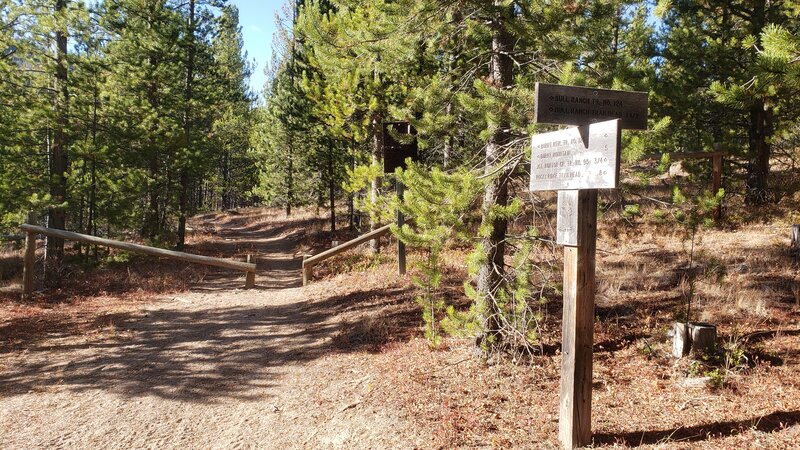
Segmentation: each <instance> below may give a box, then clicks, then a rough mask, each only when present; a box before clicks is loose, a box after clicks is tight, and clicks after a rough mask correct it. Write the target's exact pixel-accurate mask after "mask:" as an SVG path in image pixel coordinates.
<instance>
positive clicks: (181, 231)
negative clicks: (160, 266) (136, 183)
mask: <svg viewBox="0 0 800 450" xmlns="http://www.w3.org/2000/svg"><path fill="white" fill-rule="evenodd" d="M194 10H195V0H189V26H188V29H187V30H186V37H187V39H188V46H187V49H186V90H185V92H184V102H186V104H185V105H184V108H185V110H184V117H183V133H184V139H185V140H186V153H187V154H186V158H187V160H186V161H183V164H182V167H181V175H180V196H179V200H178V212H179V216H178V242H177V245H176V247H177V249H178V250H181V251H182V250H183V248H184V245H185V243H186V210H187V206H188V198H187V197H188V196H189V161H188V158H189V157H190V156H189V155H190V154H191V152H192V98H193V96H194V92H193V89H194V52H195V48H194V46H195V39H194V33H195V17H194V13H195V11H194Z"/></svg>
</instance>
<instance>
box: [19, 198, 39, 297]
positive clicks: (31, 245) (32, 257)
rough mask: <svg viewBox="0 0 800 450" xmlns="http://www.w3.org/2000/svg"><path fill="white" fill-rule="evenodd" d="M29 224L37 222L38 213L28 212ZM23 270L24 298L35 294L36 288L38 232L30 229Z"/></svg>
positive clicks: (26, 240)
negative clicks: (35, 271)
mask: <svg viewBox="0 0 800 450" xmlns="http://www.w3.org/2000/svg"><path fill="white" fill-rule="evenodd" d="M27 223H28V224H31V225H34V224H35V223H36V213H34V212H29V213H28V220H27ZM23 264H24V266H23V271H22V298H23V299H29V298H30V297H31V295H33V289H34V273H33V272H34V270H35V268H36V233H34V232H32V231H28V232H26V233H25V254H24V255H23Z"/></svg>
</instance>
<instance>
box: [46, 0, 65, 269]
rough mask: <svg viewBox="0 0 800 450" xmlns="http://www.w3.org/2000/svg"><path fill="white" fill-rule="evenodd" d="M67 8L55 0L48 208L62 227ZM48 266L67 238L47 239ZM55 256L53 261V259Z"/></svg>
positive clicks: (56, 260)
mask: <svg viewBox="0 0 800 450" xmlns="http://www.w3.org/2000/svg"><path fill="white" fill-rule="evenodd" d="M66 9H67V0H56V3H55V13H56V17H57V18H58V20H57V24H56V27H57V29H56V69H55V90H56V92H57V93H56V96H55V104H54V108H55V116H56V121H55V125H56V126H55V128H54V129H53V140H52V143H51V146H52V147H51V153H52V165H51V174H50V175H51V178H50V195H51V197H52V201H53V204H54V205H55V206H53V207H51V208H50V210H49V211H48V214H49V216H50V220H49V221H48V225H49V226H50V227H51V228H57V229H59V230H63V229H65V226H66V209H65V208H66V206H65V205H64V203H65V202H66V201H67V166H68V160H67V129H68V127H69V89H68V86H67V76H68V71H67V29H66V24H65V23H64V22H62V21H63V20H64V15H63V13H64V12H65V11H66ZM47 256H48V260H49V261H48V265H51V264H56V265H57V264H58V263H60V261H61V259H62V258H63V257H64V240H63V239H58V238H47ZM51 258H52V260H50V259H51Z"/></svg>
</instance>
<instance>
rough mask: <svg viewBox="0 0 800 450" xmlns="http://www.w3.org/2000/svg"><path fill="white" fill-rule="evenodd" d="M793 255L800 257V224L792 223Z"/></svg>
mask: <svg viewBox="0 0 800 450" xmlns="http://www.w3.org/2000/svg"><path fill="white" fill-rule="evenodd" d="M792 255H793V256H794V257H795V258H798V257H800V225H792Z"/></svg>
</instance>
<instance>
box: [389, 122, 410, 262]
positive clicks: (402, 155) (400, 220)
mask: <svg viewBox="0 0 800 450" xmlns="http://www.w3.org/2000/svg"><path fill="white" fill-rule="evenodd" d="M392 133H394V134H395V135H397V137H398V138H400V136H402V135H406V136H408V137H409V139H410V141H409V142H403V140H404V139H395V136H394V135H393V134H392ZM417 154H418V149H417V137H416V131H415V130H414V127H413V126H411V124H410V123H408V122H384V124H383V172H384V173H385V174H389V173H394V171H395V169H397V168H398V167H401V168H403V169H405V168H406V158H411V160H412V161H416V160H417ZM404 188H405V186H403V182H402V181H400V180H396V181H395V191H396V192H397V198H398V199H400V200H401V201H402V200H403V191H404ZM404 223H405V217H403V213H402V212H401V211H400V210H398V211H397V226H398V227H402V226H403V224H404ZM397 273H399V274H400V275H405V273H406V245H405V244H404V243H403V242H402V241H401V240H400V239H398V240H397Z"/></svg>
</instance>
